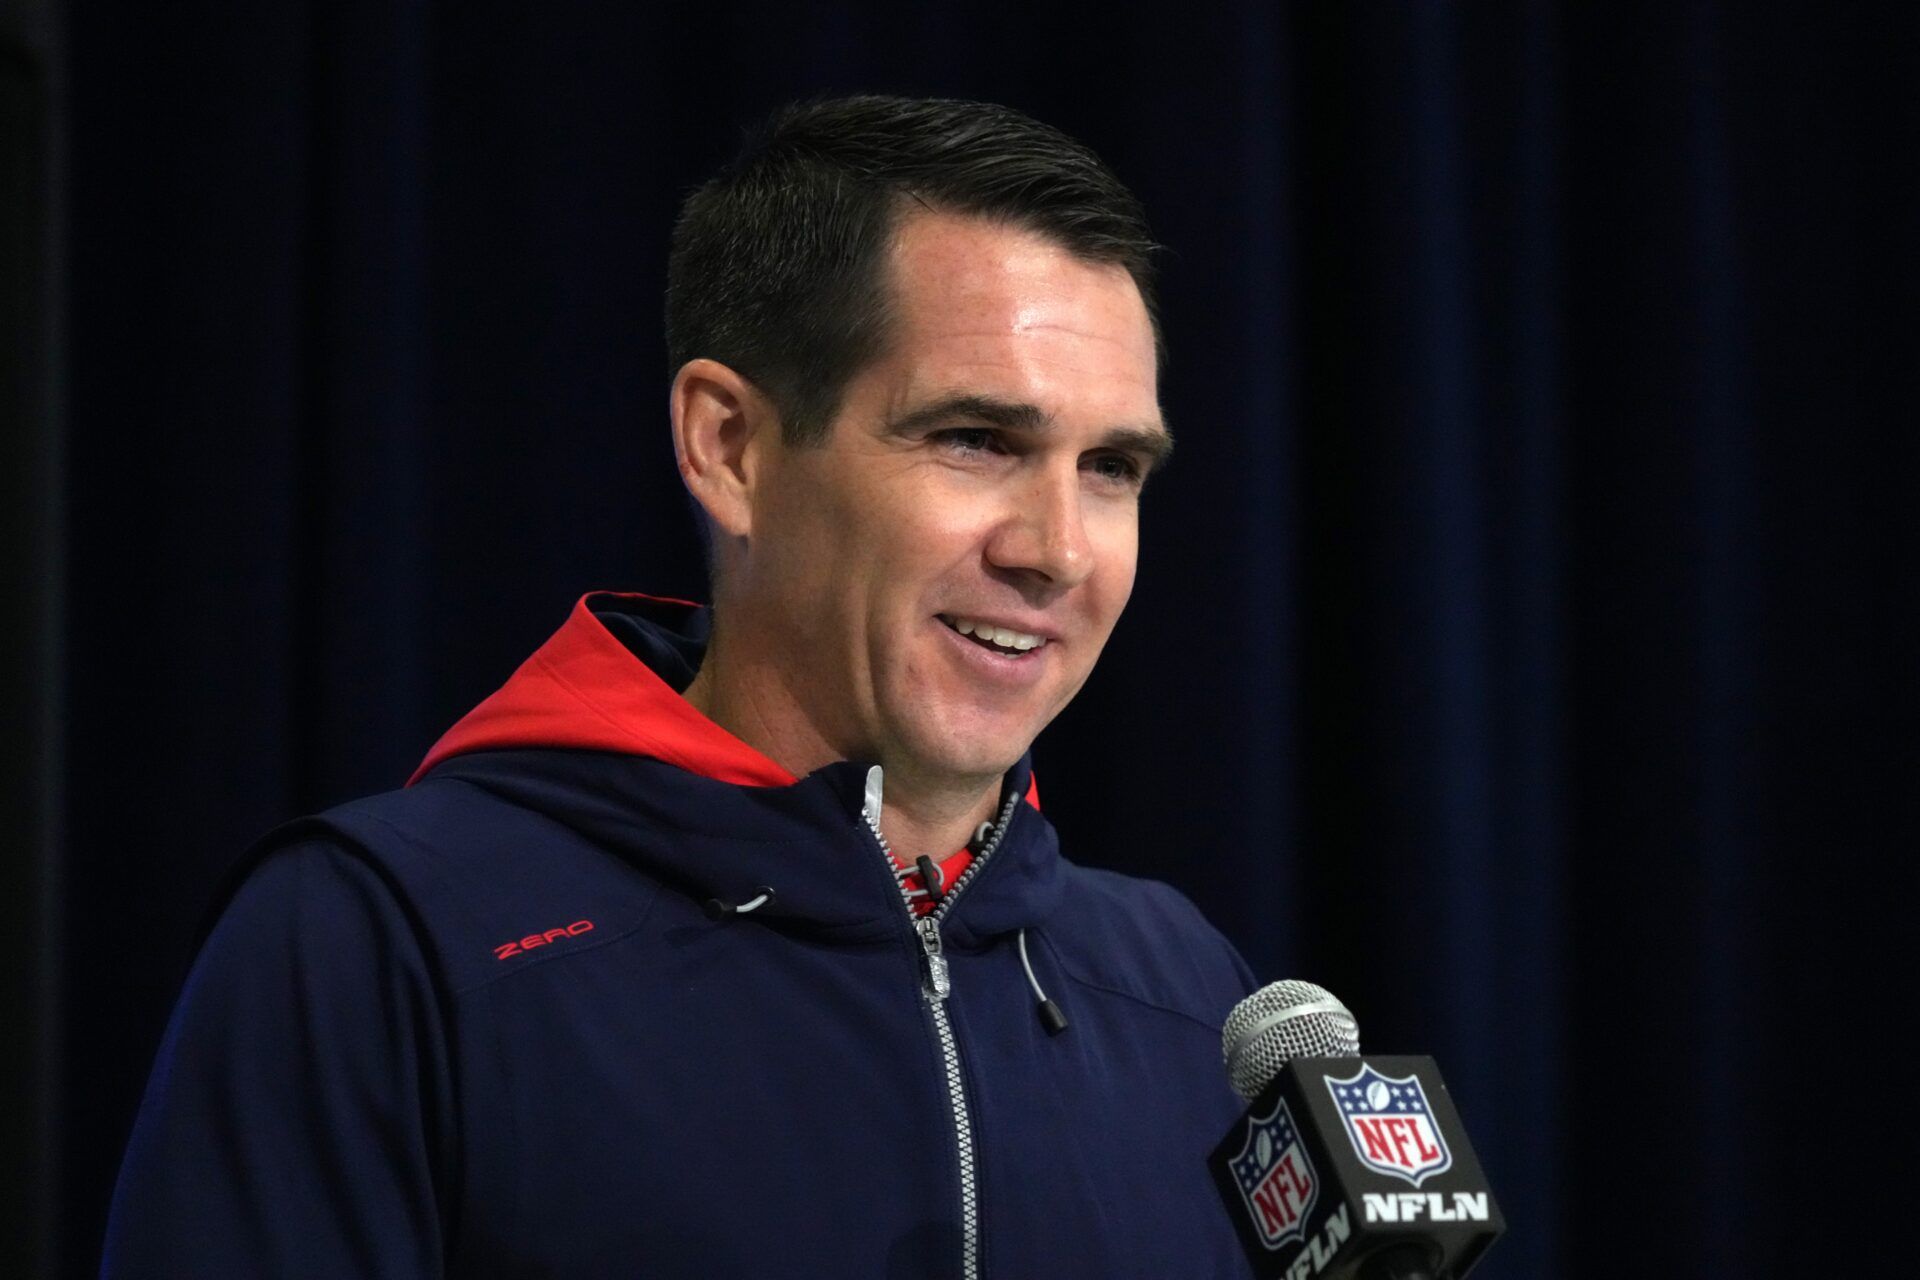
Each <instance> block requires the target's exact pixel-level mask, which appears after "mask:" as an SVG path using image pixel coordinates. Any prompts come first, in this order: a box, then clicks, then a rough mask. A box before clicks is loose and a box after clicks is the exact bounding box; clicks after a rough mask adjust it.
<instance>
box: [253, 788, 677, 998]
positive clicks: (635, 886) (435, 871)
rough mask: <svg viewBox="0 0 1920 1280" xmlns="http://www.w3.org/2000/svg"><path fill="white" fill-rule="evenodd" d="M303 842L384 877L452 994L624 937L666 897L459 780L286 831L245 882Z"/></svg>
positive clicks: (268, 844)
mask: <svg viewBox="0 0 1920 1280" xmlns="http://www.w3.org/2000/svg"><path fill="white" fill-rule="evenodd" d="M302 842H324V843H326V844H329V845H332V846H334V847H336V848H338V849H340V850H342V851H344V852H345V853H347V854H350V855H352V856H354V857H356V858H357V859H359V860H361V861H363V862H365V863H366V864H367V866H368V867H369V868H370V869H371V870H372V872H373V873H374V874H376V875H378V876H379V877H380V878H381V879H382V880H384V881H385V882H386V884H387V887H388V889H389V890H390V891H391V892H392V893H393V895H394V896H395V897H396V898H397V899H398V900H399V901H400V903H401V904H402V908H403V910H404V911H405V912H406V914H407V915H408V916H409V917H410V918H411V921H412V923H413V925H414V927H415V929H416V930H417V931H418V932H419V933H420V934H421V936H422V939H423V942H424V944H425V945H426V946H427V947H428V949H429V950H430V951H431V952H432V953H433V956H434V959H435V960H436V961H437V962H438V966H439V968H440V970H441V972H442V973H443V975H444V976H445V978H446V980H447V982H448V984H449V985H450V986H451V988H452V989H453V990H454V991H455V992H458V991H461V990H465V989H467V988H470V987H474V986H478V985H481V984H483V983H486V982H488V981H490V980H492V979H494V978H498V977H502V976H504V975H505V974H507V973H510V972H513V971H515V970H517V969H519V968H523V967H525V966H527V965H528V964H532V963H538V962H540V961H542V960H545V959H549V958H553V957H557V956H559V955H561V954H571V953H575V952H578V951H580V950H582V949H584V948H585V947H588V946H595V945H604V944H605V943H608V942H611V941H614V940H616V939H618V938H619V937H621V936H624V935H625V934H627V933H629V932H631V931H632V930H633V929H635V928H637V927H639V925H640V924H641V922H642V921H643V920H644V919H645V918H646V915H647V913H648V911H649V909H650V908H651V907H652V905H653V903H654V901H655V898H656V896H657V893H658V889H659V885H658V882H657V881H655V880H654V879H653V878H652V877H650V876H648V875H646V874H644V873H643V872H641V871H640V870H638V869H637V868H635V867H633V866H632V865H631V864H629V863H627V862H625V861H623V860H622V859H620V858H618V857H616V856H615V855H613V854H612V853H610V852H608V851H607V850H605V849H603V848H601V847H599V846H598V845H596V844H594V843H593V842H591V841H589V840H587V839H586V838H585V837H584V836H582V835H580V834H579V833H577V832H575V831H573V830H571V829H570V828H568V827H567V826H566V825H564V824H563V823H561V822H558V821H556V820H554V819H553V818H550V817H547V816H545V815H542V814H539V813H536V812H534V811H533V810H531V809H527V808H524V807H522V806H519V805H515V804H512V803H510V802H508V801H506V800H503V799H501V798H499V797H496V796H494V795H491V794H489V793H488V792H486V791H485V790H483V789H482V788H480V787H477V786H474V785H472V784H470V783H466V782H462V781H458V780H451V779H448V780H440V779H434V778H428V779H426V780H424V781H422V782H420V783H417V784H415V785H414V786H411V787H408V788H405V789H404V790H397V791H389V792H384V793H381V794H378V795H373V796H367V797H364V798H362V799H358V800H352V801H348V802H346V803H344V804H341V805H337V806H335V807H334V808H331V809H328V810H326V811H325V812H323V813H320V814H317V815H314V816H313V817H310V818H303V819H301V820H299V821H297V822H293V823H289V824H288V825H286V826H284V827H281V828H280V829H279V830H277V831H275V832H272V833H270V834H269V835H268V836H267V837H266V838H264V839H263V840H262V841H260V842H259V844H257V845H256V846H255V847H254V849H253V850H252V851H250V853H249V856H248V858H247V859H246V860H245V865H243V867H242V876H241V877H240V878H244V875H245V873H246V871H247V870H248V869H249V868H250V867H251V866H253V865H257V864H258V863H259V862H260V861H262V860H264V859H265V858H267V857H269V856H270V855H271V854H272V853H273V852H274V851H275V850H278V849H281V848H284V847H287V846H288V845H292V844H298V843H302ZM236 887H237V883H236ZM556 944H564V945H556Z"/></svg>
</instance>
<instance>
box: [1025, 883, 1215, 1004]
mask: <svg viewBox="0 0 1920 1280" xmlns="http://www.w3.org/2000/svg"><path fill="white" fill-rule="evenodd" d="M1067 868H1068V880H1067V886H1066V892H1065V895H1064V898H1063V901H1062V903H1061V906H1060V909H1059V910H1058V911H1057V912H1056V913H1055V916H1054V918H1053V919H1051V920H1049V921H1048V923H1047V933H1048V934H1049V935H1052V936H1053V938H1054V939H1055V940H1056V942H1057V943H1058V944H1059V946H1058V950H1059V956H1060V965H1061V968H1062V969H1063V970H1064V971H1065V972H1066V974H1067V976H1068V977H1070V978H1072V979H1073V980H1074V981H1075V982H1076V983H1078V984H1079V985H1081V986H1082V987H1087V988H1091V989H1094V990H1098V991H1103V992H1106V993H1108V994H1110V995H1115V996H1120V997H1124V998H1127V999H1131V1000H1134V1001H1136V1002H1139V1003H1141V1004H1146V1005H1151V1006H1153V1007H1155V1008H1158V1009H1161V1010H1163V1011H1165V1012H1167V1013H1170V1014H1175V1015H1177V1016H1180V1017H1184V1018H1186V1019H1189V1020H1191V1021H1193V1022H1197V1023H1200V1024H1202V1025H1203V1026H1205V1027H1207V1028H1209V1029H1211V1030H1213V1031H1215V1032H1217V1031H1218V1030H1219V1028H1220V1026H1221V1024H1222V1022H1223V1021H1225V1019H1226V1015H1227V1012H1228V1011H1229V1010H1230V1009H1232V1007H1233V1006H1234V1004H1235V1003H1237V1002H1238V1001H1239V1000H1240V999H1241V998H1242V997H1243V996H1245V995H1246V994H1247V993H1248V992H1250V991H1251V990H1253V973H1252V970H1250V969H1249V968H1248V967H1247V963H1246V961H1244V960H1242V959H1241V958H1240V953H1239V952H1238V951H1236V950H1235V949H1234V946H1233V944H1232V943H1231V942H1229V941H1227V939H1226V937H1225V935H1223V934H1222V933H1221V932H1220V931H1219V930H1218V929H1216V928H1214V926H1213V925H1212V924H1211V923H1210V922H1209V921H1208V920H1207V918H1206V917H1205V916H1203V915H1202V914H1201V913H1200V909H1199V908H1198V907H1196V906H1194V904H1193V903H1192V901H1191V900H1189V899H1188V898H1187V896H1186V895H1185V894H1183V893H1181V892H1180V891H1179V890H1178V889H1175V888H1174V887H1173V886H1172V885H1169V884H1165V883H1163V882H1162V881H1159V880H1150V879H1146V878H1144V877H1140V876H1129V875H1123V874H1121V873H1120V872H1117V871H1107V870H1103V869H1100V868H1095V867H1083V866H1079V865H1077V864H1074V863H1072V862H1068V863H1067Z"/></svg>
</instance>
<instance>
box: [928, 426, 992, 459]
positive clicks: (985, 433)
mask: <svg viewBox="0 0 1920 1280" xmlns="http://www.w3.org/2000/svg"><path fill="white" fill-rule="evenodd" d="M933 439H934V440H935V441H936V442H938V443H939V444H940V445H942V446H943V447H945V448H948V449H951V450H953V451H954V452H955V453H959V454H976V453H998V452H1000V447H999V446H1000V438H999V437H998V436H997V435H996V434H995V433H994V431H993V429H992V428H990V427H949V428H947V429H946V430H945V431H937V432H935V433H934V435H933Z"/></svg>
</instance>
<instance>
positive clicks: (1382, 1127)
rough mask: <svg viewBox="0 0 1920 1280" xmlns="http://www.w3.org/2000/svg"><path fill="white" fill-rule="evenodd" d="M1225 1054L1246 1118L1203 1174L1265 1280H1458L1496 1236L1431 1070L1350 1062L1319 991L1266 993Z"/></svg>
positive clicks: (1337, 1016) (1348, 1018)
mask: <svg viewBox="0 0 1920 1280" xmlns="http://www.w3.org/2000/svg"><path fill="white" fill-rule="evenodd" d="M1220 1049H1221V1054H1222V1056H1223V1057H1225V1059H1226V1064H1227V1075H1228V1078H1229V1079H1230V1080H1231V1081H1232V1082H1233V1088H1234V1091H1235V1092H1236V1093H1238V1094H1239V1095H1240V1096H1241V1097H1243V1098H1245V1099H1247V1101H1248V1103H1249V1104H1250V1105H1249V1107H1248V1109H1247V1113H1246V1115H1245V1116H1243V1117H1242V1118H1241V1120H1240V1122H1239V1123H1238V1124H1236V1125H1234V1127H1233V1128H1232V1129H1231V1130H1230V1131H1229V1132H1228V1133H1227V1136H1226V1137H1225V1138H1223V1139H1222V1140H1221V1142H1220V1145H1219V1146H1217V1147H1215V1148H1214V1151H1213V1156H1212V1158H1211V1160H1210V1161H1209V1164H1210V1165H1211V1167H1212V1169H1213V1176H1214V1180H1215V1182H1217V1183H1218V1184H1219V1186H1220V1194H1221V1196H1222V1197H1223V1198H1224V1199H1225V1200H1226V1204H1227V1213H1228V1216H1230V1217H1231V1218H1232V1219H1233V1221H1234V1226H1235V1227H1236V1228H1237V1229H1238V1230H1239V1232H1240V1240H1241V1243H1242V1244H1243V1245H1244V1246H1245V1248H1246V1251H1247V1257H1248V1259H1249V1260H1250V1261H1251V1262H1252V1263H1253V1270H1254V1274H1255V1275H1257V1276H1259V1277H1261V1280H1460V1277H1463V1276H1465V1275H1466V1274H1467V1272H1468V1271H1470V1270H1472V1269H1473V1266H1474V1264H1475V1263H1477V1262H1479V1260H1480V1259H1481V1257H1482V1256H1483V1255H1484V1254H1485V1253H1486V1251H1487V1249H1488V1248H1489V1247H1491V1246H1492V1244H1493V1242H1494V1241H1495V1240H1497V1239H1498V1238H1499V1237H1500V1235H1501V1233H1502V1232H1504V1231H1505V1230H1506V1219H1505V1218H1503V1217H1502V1216H1501V1214H1500V1207H1499V1206H1498V1205H1497V1204H1495V1203H1494V1201H1493V1193H1492V1191H1491V1190H1489V1188H1488V1187H1487V1182H1486V1178H1485V1177H1484V1176H1483V1175H1482V1174H1481V1172H1480V1162H1479V1160H1477V1159H1476V1158H1475V1157H1474V1154H1473V1147H1472V1146H1471V1145H1470V1144H1469V1143H1468V1142H1467V1134H1466V1130H1465V1129H1464V1128H1463V1127H1462V1126H1461V1124H1460V1117H1459V1114H1458V1113H1457V1112H1456V1111H1455V1110H1454V1108H1453V1100H1452V1098H1450V1097H1449V1096H1448V1094H1447V1086H1446V1084H1445V1083H1444V1082H1443V1081H1442V1080H1441V1079H1440V1072H1439V1070H1438V1069H1437V1068H1436V1067H1435V1066H1434V1064H1433V1059H1432V1058H1425V1057H1409V1056H1393V1057H1385V1056H1373V1057H1365V1058H1363V1057H1361V1056H1360V1028H1359V1024H1358V1023H1356V1022H1355V1021H1354V1017H1353V1014H1352V1013H1351V1012H1349V1011H1348V1009H1347V1007H1346V1006H1345V1005H1343V1004H1341V1003H1340V1001H1339V1000H1337V999H1336V998H1335V997H1334V996H1333V995H1332V993H1330V992H1329V991H1327V990H1326V988H1324V987H1319V986H1315V985H1314V984H1313V983H1311V982H1300V981H1298V980H1288V981H1286V982H1275V983H1272V984H1270V985H1268V986H1265V987H1262V988H1261V989H1260V990H1258V991H1256V992H1254V993H1253V994H1252V995H1250V996H1248V997H1247V998H1246V999H1244V1000H1242V1001H1241V1002H1240V1003H1239V1004H1237V1005H1235V1006H1234V1009H1233V1012H1232V1013H1230V1014H1228V1015H1227V1022H1226V1026H1225V1027H1224V1028H1223V1029H1222V1032H1221V1037H1220Z"/></svg>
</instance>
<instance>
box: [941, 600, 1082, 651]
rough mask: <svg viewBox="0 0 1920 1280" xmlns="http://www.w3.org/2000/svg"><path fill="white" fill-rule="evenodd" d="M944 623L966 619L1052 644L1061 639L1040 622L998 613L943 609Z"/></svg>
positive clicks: (1055, 631) (942, 618) (1054, 631)
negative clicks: (1022, 619) (1035, 637)
mask: <svg viewBox="0 0 1920 1280" xmlns="http://www.w3.org/2000/svg"><path fill="white" fill-rule="evenodd" d="M939 617H940V619H941V620H942V621H946V622H953V621H958V620H959V619H961V618H965V619H966V620H967V621H968V622H977V623H985V624H986V625H988V626H991V627H1005V628H1006V629H1007V630H1008V631H1018V632H1020V633H1021V634H1022V635H1029V636H1039V637H1040V638H1041V639H1042V640H1045V641H1046V642H1047V643H1049V644H1052V643H1053V642H1054V641H1056V640H1058V639H1059V638H1060V632H1059V631H1058V630H1056V629H1054V628H1052V627H1049V626H1047V625H1045V624H1044V623H1040V622H1023V621H1020V620H1018V619H1014V618H1009V617H1007V616H1006V615H1005V614H997V613H985V612H982V613H969V612H967V611H966V610H965V609H942V610H941V611H940V613H939Z"/></svg>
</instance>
